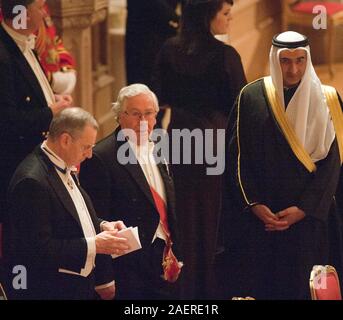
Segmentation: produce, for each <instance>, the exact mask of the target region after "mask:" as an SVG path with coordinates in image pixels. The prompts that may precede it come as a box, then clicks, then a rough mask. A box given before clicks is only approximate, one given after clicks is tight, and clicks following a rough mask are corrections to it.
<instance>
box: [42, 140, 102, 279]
mask: <svg viewBox="0 0 343 320" xmlns="http://www.w3.org/2000/svg"><path fill="white" fill-rule="evenodd" d="M41 149H42V150H43V152H44V153H45V154H46V155H47V156H48V158H49V159H50V161H51V162H52V163H53V164H54V165H55V170H56V172H57V174H58V176H59V177H60V178H61V180H62V182H63V184H64V186H65V188H66V189H67V191H68V193H69V195H70V197H71V199H72V201H73V203H74V205H75V208H76V211H77V214H78V216H79V219H80V223H81V227H82V231H83V234H84V237H85V239H86V242H87V259H86V261H85V265H84V267H83V268H82V269H81V272H80V273H77V272H74V271H71V270H66V269H62V268H60V269H59V270H58V271H59V272H62V273H68V274H75V275H80V276H83V277H87V276H88V275H89V274H90V273H91V272H92V270H93V268H94V266H95V256H96V246H95V236H96V231H95V229H94V225H93V222H92V219H91V217H90V215H89V212H88V208H87V205H86V203H85V201H84V199H83V196H82V194H81V192H80V190H79V188H78V187H77V185H76V183H75V181H74V179H73V178H72V177H71V174H70V172H71V171H74V170H75V168H74V167H71V168H68V167H67V166H66V164H65V162H64V161H63V160H62V159H61V158H60V157H59V156H57V155H56V154H55V153H54V152H53V151H52V150H51V149H49V147H48V146H47V145H46V141H44V142H43V143H42V145H41ZM57 168H60V169H62V171H63V170H66V173H63V172H61V170H59V169H57Z"/></svg>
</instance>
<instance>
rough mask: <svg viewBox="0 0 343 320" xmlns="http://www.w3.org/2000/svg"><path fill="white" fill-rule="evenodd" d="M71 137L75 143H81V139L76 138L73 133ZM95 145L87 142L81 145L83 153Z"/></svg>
mask: <svg viewBox="0 0 343 320" xmlns="http://www.w3.org/2000/svg"><path fill="white" fill-rule="evenodd" d="M70 137H71V139H72V140H73V142H74V143H78V144H81V142H80V140H79V139H76V138H74V137H73V136H72V135H70ZM94 147H95V144H87V145H81V146H80V151H81V152H82V153H84V152H89V151H90V150H92V149H93V148H94Z"/></svg>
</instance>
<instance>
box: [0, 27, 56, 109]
mask: <svg viewBox="0 0 343 320" xmlns="http://www.w3.org/2000/svg"><path fill="white" fill-rule="evenodd" d="M1 25H2V26H3V28H4V29H5V31H6V32H7V33H8V35H9V36H10V37H11V38H12V39H13V41H14V42H15V43H16V44H17V46H18V47H19V49H20V51H21V52H22V53H23V55H24V57H25V59H26V61H27V62H28V64H29V65H30V67H31V69H32V71H33V73H34V74H35V75H36V78H37V80H38V82H39V84H40V86H41V88H42V91H43V93H44V96H45V99H46V101H47V103H48V106H51V105H52V104H54V103H55V95H54V93H53V91H52V89H51V86H50V84H49V81H48V79H47V78H46V76H45V74H44V71H43V70H42V68H41V66H40V64H39V62H38V60H37V58H36V56H35V54H34V53H33V51H32V49H34V48H35V39H36V36H35V35H34V34H31V35H29V36H25V35H22V34H20V33H18V32H16V31H15V30H13V29H11V28H10V27H9V26H7V24H6V23H5V22H4V21H2V22H1Z"/></svg>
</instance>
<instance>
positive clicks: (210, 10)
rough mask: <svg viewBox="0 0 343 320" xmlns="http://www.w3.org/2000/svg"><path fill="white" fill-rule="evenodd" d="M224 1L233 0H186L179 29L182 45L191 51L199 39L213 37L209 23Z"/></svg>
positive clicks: (229, 0) (229, 2) (231, 2)
mask: <svg viewBox="0 0 343 320" xmlns="http://www.w3.org/2000/svg"><path fill="white" fill-rule="evenodd" d="M225 2H226V3H228V4H231V5H233V0H188V1H186V3H185V5H184V7H183V9H182V16H181V30H180V38H181V40H182V43H183V46H187V47H188V49H189V50H190V51H193V50H194V49H195V48H196V47H197V43H198V42H199V41H203V40H206V38H207V39H209V38H212V37H213V35H212V34H211V30H210V23H211V21H212V19H213V18H214V17H215V16H216V14H217V13H218V11H220V10H221V8H222V7H223V4H224V3H225ZM189 50H187V51H189Z"/></svg>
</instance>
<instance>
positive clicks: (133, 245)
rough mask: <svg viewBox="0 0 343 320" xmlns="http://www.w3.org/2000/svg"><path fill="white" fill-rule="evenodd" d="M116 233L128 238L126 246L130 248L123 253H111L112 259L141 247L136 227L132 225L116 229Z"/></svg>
mask: <svg viewBox="0 0 343 320" xmlns="http://www.w3.org/2000/svg"><path fill="white" fill-rule="evenodd" d="M117 235H118V237H120V238H125V239H127V240H128V246H129V247H130V249H128V250H127V251H126V253H123V254H120V255H118V254H112V255H111V256H112V258H113V259H115V258H117V257H120V256H122V255H124V254H127V253H130V252H132V251H136V250H139V249H141V248H142V245H141V241H140V240H139V235H138V227H134V228H133V227H129V228H126V229H122V230H120V231H118V233H117Z"/></svg>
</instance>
